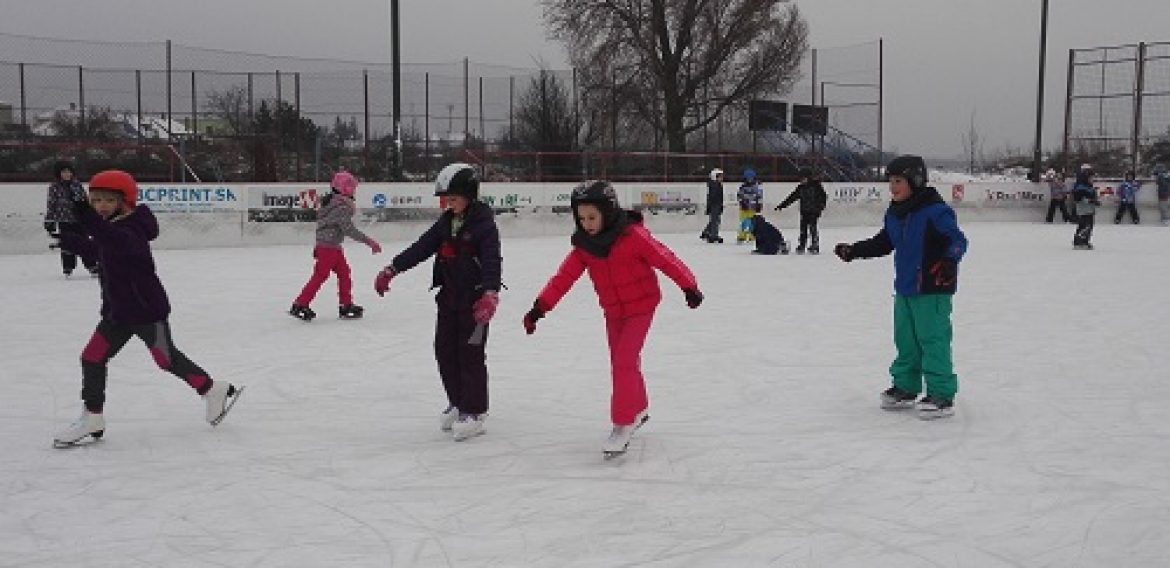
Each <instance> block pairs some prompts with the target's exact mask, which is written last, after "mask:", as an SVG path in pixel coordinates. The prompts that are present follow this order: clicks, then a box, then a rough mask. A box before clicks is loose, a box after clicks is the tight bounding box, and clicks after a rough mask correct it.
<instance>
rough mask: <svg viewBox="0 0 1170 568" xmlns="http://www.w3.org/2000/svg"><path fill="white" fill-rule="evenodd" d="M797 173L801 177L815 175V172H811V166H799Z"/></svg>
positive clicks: (812, 176)
mask: <svg viewBox="0 0 1170 568" xmlns="http://www.w3.org/2000/svg"><path fill="white" fill-rule="evenodd" d="M797 175H799V176H800V177H801V179H813V178H814V177H816V174H814V173H813V170H812V168H800V171H799V172H797Z"/></svg>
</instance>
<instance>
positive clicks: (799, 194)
mask: <svg viewBox="0 0 1170 568" xmlns="http://www.w3.org/2000/svg"><path fill="white" fill-rule="evenodd" d="M794 201H800V242H799V243H797V245H796V254H804V245H805V244H807V243H808V242H809V241H808V238H809V236H810V235H811V236H812V243H811V244H810V245H809V247H808V252H810V253H812V254H819V253H820V252H821V234H820V231H819V230H818V229H817V220H819V219H820V218H821V213H822V212H823V211H824V210H825V204H826V203H828V202H829V195H828V194H827V193H825V187H824V186H823V185H821V181H820V180H819V179H817V176H816V174H815V173H813V171H812V170H811V169H807V168H806V169H803V170H800V184H799V185H797V186H796V189H794V190H792V193H790V194H789V195H788V197H787V198H786V199H785V200H784V201H782V202H780V205H777V206H776V210H777V211H780V210H781V209H784V208H785V207H788V206H789V205H792V202H794Z"/></svg>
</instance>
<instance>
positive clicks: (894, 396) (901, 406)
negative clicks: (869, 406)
mask: <svg viewBox="0 0 1170 568" xmlns="http://www.w3.org/2000/svg"><path fill="white" fill-rule="evenodd" d="M916 398H918V394H916V393H912V392H906V391H904V390H902V389H900V388H898V387H890V388H888V389H886V390H885V391H883V392H882V409H883V410H910V409H911V408H914V399H916Z"/></svg>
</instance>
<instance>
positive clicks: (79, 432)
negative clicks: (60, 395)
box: [53, 410, 106, 448]
mask: <svg viewBox="0 0 1170 568" xmlns="http://www.w3.org/2000/svg"><path fill="white" fill-rule="evenodd" d="M105 433H106V419H105V417H104V416H102V415H101V414H94V413H93V412H90V411H88V410H82V411H81V416H80V417H78V418H77V420H75V421H74V422H73V424H70V425H69V427H68V428H66V429H65V430H63V431H61V432H59V433H57V435H56V436H53V447H55V448H72V447H74V446H79V445H83V444H89V443H93V442H96V441H98V440H100V439H101V437H102V434H105ZM90 436H92V437H93V439H92V440H89V441H86V438H88V437H90Z"/></svg>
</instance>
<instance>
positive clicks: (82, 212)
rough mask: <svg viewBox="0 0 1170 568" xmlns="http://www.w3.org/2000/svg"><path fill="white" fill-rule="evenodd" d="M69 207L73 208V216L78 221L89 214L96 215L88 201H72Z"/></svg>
mask: <svg viewBox="0 0 1170 568" xmlns="http://www.w3.org/2000/svg"><path fill="white" fill-rule="evenodd" d="M70 205H71V206H72V207H73V214H74V215H75V216H76V217H77V220H78V221H81V220H82V219H84V218H85V217H86V216H87V215H89V214H90V213H93V214H94V215H97V211H94V209H93V205H90V204H89V200H88V199H74V200H73V201H72V203H70Z"/></svg>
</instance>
